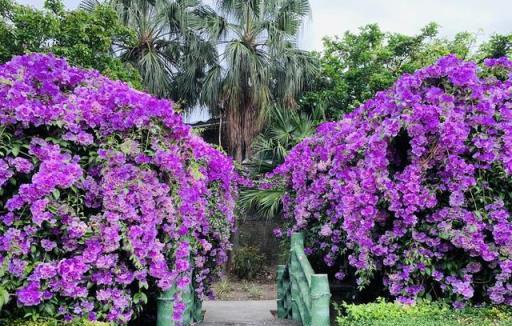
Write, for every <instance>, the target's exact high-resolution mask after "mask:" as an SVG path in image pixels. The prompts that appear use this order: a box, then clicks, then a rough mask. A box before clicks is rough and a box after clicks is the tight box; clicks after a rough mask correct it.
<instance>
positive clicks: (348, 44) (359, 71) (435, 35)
mask: <svg viewBox="0 0 512 326" xmlns="http://www.w3.org/2000/svg"><path fill="white" fill-rule="evenodd" d="M511 49H512V35H499V34H496V35H493V36H492V37H491V38H490V39H489V40H488V41H487V42H484V43H478V42H477V36H476V35H474V34H471V33H468V32H460V33H457V34H456V35H455V36H454V37H453V38H449V39H446V38H441V37H440V36H439V26H438V25H437V24H435V23H431V24H428V25H427V26H425V27H424V28H423V29H422V30H421V31H420V33H418V34H417V35H406V34H401V33H389V32H385V31H382V30H381V28H380V27H379V26H378V25H376V24H370V25H366V26H362V27H361V28H360V29H359V31H358V32H357V33H353V32H345V33H344V34H343V35H341V36H339V37H334V38H325V39H324V50H323V52H322V54H321V55H320V71H321V73H320V74H319V77H318V78H316V79H315V80H314V82H313V86H312V89H311V90H310V91H308V92H307V93H306V95H305V96H304V97H303V98H302V99H301V105H302V107H303V108H304V109H305V110H308V111H311V110H312V108H314V107H316V106H323V107H324V109H325V111H326V113H327V117H328V119H329V120H337V119H339V118H340V117H341V115H342V114H344V113H345V112H350V111H352V110H353V109H355V108H357V107H358V106H359V105H361V103H363V102H364V101H366V100H367V99H370V98H372V97H373V96H374V95H375V93H376V92H378V91H381V90H384V89H387V88H388V87H390V86H391V85H392V84H393V83H394V82H395V81H396V80H397V79H398V78H399V77H400V76H401V75H402V74H404V73H412V72H414V71H415V70H417V69H419V68H421V67H425V66H428V65H431V64H433V63H434V62H436V61H437V60H438V59H439V58H440V57H442V56H445V55H448V54H456V55H457V56H458V57H459V58H462V59H469V60H474V61H477V62H481V61H482V60H483V59H484V58H497V57H503V56H507V55H508V56H510V55H512V51H511Z"/></svg>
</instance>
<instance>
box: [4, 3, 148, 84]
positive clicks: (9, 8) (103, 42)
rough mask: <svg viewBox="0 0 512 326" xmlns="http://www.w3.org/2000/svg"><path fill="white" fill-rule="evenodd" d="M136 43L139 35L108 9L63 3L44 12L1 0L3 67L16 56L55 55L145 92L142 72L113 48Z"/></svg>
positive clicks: (51, 6) (51, 5) (104, 6)
mask: <svg viewBox="0 0 512 326" xmlns="http://www.w3.org/2000/svg"><path fill="white" fill-rule="evenodd" d="M134 39H135V36H134V33H133V32H132V31H131V30H130V29H128V28H126V27H125V26H123V24H122V23H121V21H120V20H119V18H118V16H117V13H116V12H115V11H114V10H113V9H112V8H110V7H108V6H106V5H98V6H97V7H95V8H94V10H91V11H85V10H71V11H68V10H65V9H64V5H63V3H62V1H61V0H47V1H46V2H45V7H44V8H43V9H35V8H33V7H30V6H23V5H20V4H17V3H16V2H15V1H13V0H0V63H5V62H7V61H9V60H11V58H12V57H13V56H15V55H21V54H25V53H31V52H51V53H54V54H57V55H59V56H63V57H65V58H66V59H67V60H68V62H69V63H70V64H72V65H74V66H80V67H84V68H94V69H96V70H99V71H100V72H101V73H102V74H103V75H106V76H108V77H109V78H113V79H120V80H123V81H125V82H128V83H130V84H131V86H133V87H136V88H141V87H142V84H141V78H140V75H139V73H138V72H137V71H136V70H135V69H134V68H133V67H131V66H130V65H126V64H124V63H123V62H122V61H121V60H120V59H119V58H117V57H116V56H115V54H114V52H113V51H114V47H116V46H117V47H118V46H120V45H123V46H128V45H130V44H132V43H134Z"/></svg>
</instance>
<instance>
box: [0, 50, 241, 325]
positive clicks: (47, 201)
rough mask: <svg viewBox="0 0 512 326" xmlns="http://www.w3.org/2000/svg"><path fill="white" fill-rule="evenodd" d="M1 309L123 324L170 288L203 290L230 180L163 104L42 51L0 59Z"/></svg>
mask: <svg viewBox="0 0 512 326" xmlns="http://www.w3.org/2000/svg"><path fill="white" fill-rule="evenodd" d="M0 99H1V100H0V186H1V188H0V264H1V265H0V286H1V287H3V289H5V290H7V291H8V292H9V293H10V294H11V295H12V298H11V302H10V303H9V306H7V307H6V306H4V307H3V311H4V312H5V311H9V312H10V313H23V311H24V312H26V311H31V312H34V311H36V312H37V313H38V314H40V315H57V316H60V317H61V318H64V319H71V318H74V317H86V318H89V319H99V320H108V321H116V322H126V321H128V320H130V319H132V318H133V317H134V312H135V311H137V309H138V307H139V306H140V305H141V304H142V303H143V302H144V301H145V298H146V297H147V296H148V295H150V293H154V292H156V291H160V290H166V289H169V288H170V287H171V286H172V285H173V284H175V283H176V284H177V286H178V294H177V296H176V304H175V307H174V314H175V316H174V317H175V319H177V320H179V319H180V318H181V313H182V311H183V309H184V305H183V303H182V302H181V299H180V294H179V293H180V291H179V289H180V288H184V287H186V286H188V285H189V284H190V283H193V284H194V287H195V288H196V294H197V295H198V296H206V295H209V294H210V288H209V285H210V282H211V280H212V278H213V277H214V276H215V273H216V270H217V269H216V267H217V266H219V265H221V264H223V263H224V262H225V261H226V257H227V256H226V254H227V250H228V249H229V247H230V245H229V235H230V232H231V229H232V227H233V225H234V216H233V209H234V200H235V195H236V188H237V181H238V175H237V174H236V172H235V170H234V168H233V164H232V162H231V160H230V159H228V158H227V157H226V156H225V155H224V154H222V153H221V152H219V151H217V150H215V149H213V148H212V147H210V146H209V145H207V144H205V143H204V142H203V141H202V140H201V139H200V138H199V137H197V136H194V135H193V134H192V133H191V130H190V128H189V127H188V126H186V125H185V124H184V123H183V122H182V120H181V117H180V116H179V114H177V113H176V112H174V111H173V110H172V103H170V102H169V101H166V100H160V99H156V98H154V97H152V96H150V95H148V94H145V93H142V92H139V91H136V90H133V89H131V88H129V87H128V86H127V85H126V84H124V83H121V82H118V81H111V80H109V79H107V78H105V77H102V76H101V75H99V73H97V72H95V71H90V70H81V69H77V68H73V67H70V66H69V65H68V64H67V63H66V61H65V60H62V59H59V58H56V57H54V56H51V55H41V54H32V55H26V56H20V57H16V58H14V59H12V60H11V61H10V62H8V63H6V64H4V65H2V66H0Z"/></svg>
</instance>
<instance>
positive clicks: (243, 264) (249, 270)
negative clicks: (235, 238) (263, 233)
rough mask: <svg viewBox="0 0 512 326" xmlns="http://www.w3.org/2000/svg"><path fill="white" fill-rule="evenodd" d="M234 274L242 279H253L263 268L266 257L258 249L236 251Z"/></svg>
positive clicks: (250, 248) (249, 248)
mask: <svg viewBox="0 0 512 326" xmlns="http://www.w3.org/2000/svg"><path fill="white" fill-rule="evenodd" d="M233 256H234V259H233V270H232V271H233V273H234V274H235V275H236V276H237V277H238V278H240V279H248V280H250V279H253V278H255V277H256V276H257V275H258V272H259V271H261V267H262V266H263V260H264V257H263V255H262V254H261V252H260V251H259V249H258V248H256V247H252V246H246V247H240V248H239V249H236V250H235V251H234V254H233Z"/></svg>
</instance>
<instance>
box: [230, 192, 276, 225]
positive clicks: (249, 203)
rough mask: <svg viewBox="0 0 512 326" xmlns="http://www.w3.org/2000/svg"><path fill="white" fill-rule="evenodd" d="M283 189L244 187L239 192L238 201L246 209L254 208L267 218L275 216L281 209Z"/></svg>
mask: <svg viewBox="0 0 512 326" xmlns="http://www.w3.org/2000/svg"><path fill="white" fill-rule="evenodd" d="M284 193H285V191H284V190H283V189H245V190H242V192H241V193H240V197H239V200H238V203H239V205H240V207H241V208H242V209H244V210H246V211H248V210H251V209H256V211H257V213H258V214H259V215H260V216H263V217H265V218H267V219H270V218H272V217H275V216H277V215H278V214H279V212H280V210H281V209H282V204H281V198H282V197H283V195H284Z"/></svg>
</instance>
